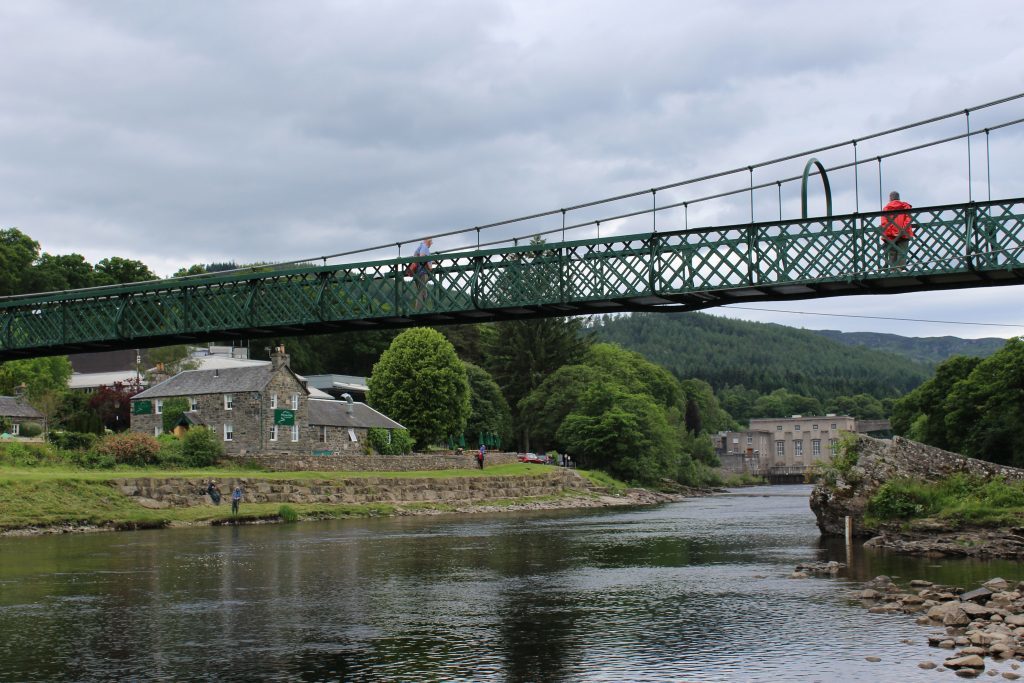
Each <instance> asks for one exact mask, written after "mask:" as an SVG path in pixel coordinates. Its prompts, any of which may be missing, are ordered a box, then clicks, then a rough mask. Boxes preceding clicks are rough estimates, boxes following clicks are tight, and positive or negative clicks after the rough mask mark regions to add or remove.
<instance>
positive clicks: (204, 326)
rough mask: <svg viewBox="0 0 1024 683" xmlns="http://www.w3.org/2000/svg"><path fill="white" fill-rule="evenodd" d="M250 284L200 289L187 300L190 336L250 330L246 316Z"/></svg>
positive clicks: (225, 284) (218, 285) (240, 283)
mask: <svg viewBox="0 0 1024 683" xmlns="http://www.w3.org/2000/svg"><path fill="white" fill-rule="evenodd" d="M252 282H254V283H255V282H258V280H252ZM249 283H250V280H243V281H241V282H229V283H223V284H213V285H200V286H198V287H196V288H194V289H192V290H191V292H190V297H189V299H188V312H189V320H190V321H191V324H190V327H191V329H192V330H193V331H194V332H209V331H214V330H237V329H244V328H246V327H251V325H250V321H249V315H248V299H249V291H250V289H251V287H252V285H250V284H249Z"/></svg>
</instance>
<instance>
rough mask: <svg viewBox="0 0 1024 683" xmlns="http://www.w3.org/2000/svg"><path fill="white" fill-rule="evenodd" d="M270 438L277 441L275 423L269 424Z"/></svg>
mask: <svg viewBox="0 0 1024 683" xmlns="http://www.w3.org/2000/svg"><path fill="white" fill-rule="evenodd" d="M270 440H271V441H277V425H270Z"/></svg>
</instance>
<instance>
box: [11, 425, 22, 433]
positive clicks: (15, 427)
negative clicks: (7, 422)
mask: <svg viewBox="0 0 1024 683" xmlns="http://www.w3.org/2000/svg"><path fill="white" fill-rule="evenodd" d="M11 434H12V435H13V436H17V435H18V434H21V424H19V423H17V422H15V423H14V424H12V425H11Z"/></svg>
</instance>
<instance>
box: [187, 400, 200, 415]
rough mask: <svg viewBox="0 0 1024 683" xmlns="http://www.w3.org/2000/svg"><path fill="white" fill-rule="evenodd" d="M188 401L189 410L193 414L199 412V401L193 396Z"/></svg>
mask: <svg viewBox="0 0 1024 683" xmlns="http://www.w3.org/2000/svg"><path fill="white" fill-rule="evenodd" d="M188 401H189V410H191V411H193V412H195V411H197V410H199V399H198V398H196V397H195V396H193V397H192V398H190V399H189V400H188Z"/></svg>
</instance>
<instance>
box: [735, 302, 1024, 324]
mask: <svg viewBox="0 0 1024 683" xmlns="http://www.w3.org/2000/svg"><path fill="white" fill-rule="evenodd" d="M723 308H729V309H739V310H743V311H764V312H766V313H791V314H793V315H821V316H827V317H829V318H867V319H869V320H895V321H898V322H907V323H938V324H941V325H979V326H984V327H1020V328H1024V323H1020V324H1016V325H1012V324H1009V323H968V322H963V321H962V320H925V319H923V318H896V317H888V316H884V315H853V314H850V313H811V312H810V311H786V310H783V309H780V308H751V307H749V306H731V305H729V306H723Z"/></svg>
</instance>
